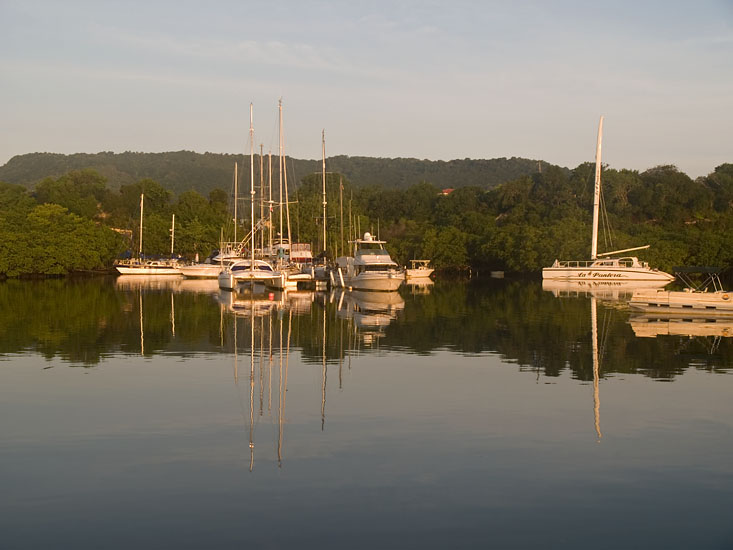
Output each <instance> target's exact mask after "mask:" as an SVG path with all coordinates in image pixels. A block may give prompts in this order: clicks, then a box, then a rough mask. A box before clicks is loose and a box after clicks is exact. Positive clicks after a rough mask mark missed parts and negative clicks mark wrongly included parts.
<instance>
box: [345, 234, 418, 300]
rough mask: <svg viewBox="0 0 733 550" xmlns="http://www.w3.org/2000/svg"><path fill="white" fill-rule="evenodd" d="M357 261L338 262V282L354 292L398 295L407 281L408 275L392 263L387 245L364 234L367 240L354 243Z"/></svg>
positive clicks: (350, 258) (352, 258) (349, 259)
mask: <svg viewBox="0 0 733 550" xmlns="http://www.w3.org/2000/svg"><path fill="white" fill-rule="evenodd" d="M352 243H353V245H354V256H353V257H351V256H350V257H346V258H344V257H341V258H338V259H337V262H338V279H339V281H340V280H343V285H342V286H344V287H346V288H349V289H354V290H381V291H388V292H391V291H395V290H397V289H398V288H399V287H400V285H401V284H402V283H403V282H404V280H405V272H404V271H402V270H401V269H400V267H399V266H398V265H397V263H396V262H395V261H394V260H392V258H391V257H390V255H389V252H387V250H386V249H385V248H384V245H385V244H386V241H380V240H377V239H374V238H373V237H372V235H371V234H370V233H368V232H367V233H364V238H363V239H356V240H355V241H352Z"/></svg>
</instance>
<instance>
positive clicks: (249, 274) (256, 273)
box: [218, 103, 280, 290]
mask: <svg viewBox="0 0 733 550" xmlns="http://www.w3.org/2000/svg"><path fill="white" fill-rule="evenodd" d="M249 140H250V154H249V156H250V224H251V230H250V239H251V240H250V247H249V248H250V258H248V259H242V260H238V261H236V262H234V263H232V264H230V265H227V266H224V268H223V269H222V270H221V272H220V273H219V275H218V280H219V288H221V289H223V290H234V289H235V288H237V286H238V285H239V284H240V283H250V284H254V283H258V282H259V283H267V282H269V281H272V280H275V279H278V280H279V279H280V273H278V272H276V271H275V270H274V269H273V268H272V266H271V265H270V264H269V263H267V262H266V261H264V260H256V259H255V183H254V179H255V176H254V126H253V106H252V104H251V103H250V104H249Z"/></svg>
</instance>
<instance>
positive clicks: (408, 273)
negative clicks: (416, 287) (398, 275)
mask: <svg viewBox="0 0 733 550" xmlns="http://www.w3.org/2000/svg"><path fill="white" fill-rule="evenodd" d="M433 271H434V270H433V268H432V267H430V260H410V267H408V268H407V269H405V277H406V278H407V279H426V278H428V277H430V276H431V275H432V274H433Z"/></svg>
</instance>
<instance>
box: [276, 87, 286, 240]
mask: <svg viewBox="0 0 733 550" xmlns="http://www.w3.org/2000/svg"><path fill="white" fill-rule="evenodd" d="M277 110H278V115H279V130H278V149H279V157H280V159H279V168H278V172H279V176H280V243H279V245H280V246H279V248H282V246H283V168H284V166H285V162H284V161H283V100H282V98H280V100H279V101H278V102H277Z"/></svg>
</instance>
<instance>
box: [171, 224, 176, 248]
mask: <svg viewBox="0 0 733 550" xmlns="http://www.w3.org/2000/svg"><path fill="white" fill-rule="evenodd" d="M175 239H176V215H175V214H173V219H172V220H171V258H172V257H173V242H174V241H175Z"/></svg>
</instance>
